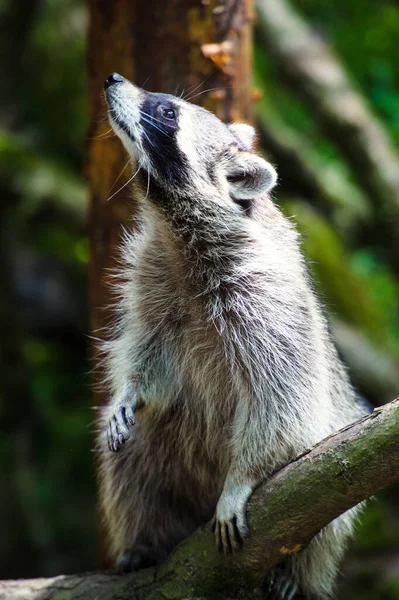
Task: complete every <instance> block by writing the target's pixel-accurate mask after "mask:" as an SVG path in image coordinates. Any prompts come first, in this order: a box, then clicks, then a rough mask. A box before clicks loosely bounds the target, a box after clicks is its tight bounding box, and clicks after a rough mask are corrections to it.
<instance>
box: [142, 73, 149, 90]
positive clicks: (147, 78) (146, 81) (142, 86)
mask: <svg viewBox="0 0 399 600" xmlns="http://www.w3.org/2000/svg"><path fill="white" fill-rule="evenodd" d="M151 75H152V73H150V74H149V75H148V77H147V79H146V80H145V82H144V83H143V84H142V85H141V86H140V87H141V88H143V87H144V86H145V84H146V83H147V81H148V80H149V78H150V77H151Z"/></svg>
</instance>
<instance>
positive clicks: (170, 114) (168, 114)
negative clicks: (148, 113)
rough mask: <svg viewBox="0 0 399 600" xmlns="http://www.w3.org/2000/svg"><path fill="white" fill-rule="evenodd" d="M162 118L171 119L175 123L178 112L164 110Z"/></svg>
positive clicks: (171, 109) (170, 109) (169, 109)
mask: <svg viewBox="0 0 399 600" xmlns="http://www.w3.org/2000/svg"><path fill="white" fill-rule="evenodd" d="M162 116H163V118H164V119H169V120H170V121H173V120H174V119H175V118H176V112H175V111H174V110H173V108H163V109H162Z"/></svg>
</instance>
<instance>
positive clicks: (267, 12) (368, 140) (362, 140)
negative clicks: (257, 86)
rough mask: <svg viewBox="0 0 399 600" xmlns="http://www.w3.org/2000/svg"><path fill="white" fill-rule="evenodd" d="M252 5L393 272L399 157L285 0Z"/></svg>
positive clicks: (397, 259)
mask: <svg viewBox="0 0 399 600" xmlns="http://www.w3.org/2000/svg"><path fill="white" fill-rule="evenodd" d="M256 7H257V14H258V24H259V34H260V38H261V41H262V42H263V43H264V44H265V45H266V47H267V49H268V51H269V52H270V55H271V56H272V57H273V60H274V61H275V62H276V65H277V68H278V69H279V74H281V77H282V78H284V79H285V80H286V82H287V83H288V84H289V85H290V86H291V87H292V89H293V90H294V92H295V93H296V94H299V95H301V96H302V98H303V100H304V101H305V103H307V104H308V105H309V108H310V110H311V111H312V113H313V114H314V115H315V116H316V117H317V118H318V119H319V121H320V123H321V124H322V126H323V128H324V130H325V132H326V134H327V135H328V137H330V139H332V140H333V141H334V142H335V144H336V145H337V146H338V147H339V149H340V151H341V153H342V154H343V156H344V157H345V159H346V160H347V162H348V164H349V165H350V166H351V168H352V170H353V173H354V174H355V176H356V177H357V180H358V183H359V186H360V187H362V188H363V189H364V190H365V192H366V193H367V195H368V197H369V198H370V201H371V202H372V204H373V206H374V213H375V222H374V223H373V232H374V235H375V234H376V232H377V234H379V238H378V239H379V242H380V243H381V244H382V245H383V247H384V249H385V252H386V255H387V257H388V259H389V260H390V262H391V264H392V266H393V267H394V268H395V270H396V272H399V253H398V252H397V248H398V246H399V159H398V155H397V153H396V151H395V148H394V146H393V143H392V142H391V140H390V139H389V136H388V134H387V133H386V131H385V130H384V127H383V126H382V124H381V123H380V122H379V120H378V119H377V118H376V117H375V116H374V115H373V113H372V111H371V109H370V108H369V107H368V105H367V104H366V102H365V101H364V99H363V98H362V96H361V95H360V94H359V93H358V92H357V91H356V89H355V86H354V85H353V83H352V82H351V80H350V78H349V76H348V75H347V73H346V72H345V70H344V69H343V67H342V66H341V64H340V62H339V60H338V59H337V58H336V57H334V55H333V54H332V53H331V52H330V50H329V48H328V47H327V45H326V44H325V43H324V42H323V40H322V39H321V38H320V37H319V36H318V35H316V33H315V32H313V31H312V30H311V28H310V27H309V26H308V25H307V24H306V23H305V22H304V21H303V20H302V19H301V17H300V16H299V15H298V14H296V13H295V11H294V10H293V9H292V8H291V7H290V5H289V3H288V2H286V0H257V4H256ZM376 223H378V226H377V227H376Z"/></svg>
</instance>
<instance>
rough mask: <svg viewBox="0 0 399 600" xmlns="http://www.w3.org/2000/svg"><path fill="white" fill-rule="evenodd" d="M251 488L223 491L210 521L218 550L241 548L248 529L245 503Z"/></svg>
mask: <svg viewBox="0 0 399 600" xmlns="http://www.w3.org/2000/svg"><path fill="white" fill-rule="evenodd" d="M250 493H251V490H248V489H247V488H246V487H245V488H244V487H243V488H235V489H233V490H232V491H230V492H223V493H222V495H221V497H220V499H219V502H218V505H217V507H216V515H215V517H214V520H213V522H212V530H213V531H214V533H215V538H216V545H217V547H218V549H219V551H220V552H223V553H224V554H230V553H232V552H233V553H234V552H238V551H239V550H241V548H242V546H243V544H244V539H245V538H246V537H247V536H248V533H249V530H248V525H247V520H246V514H245V513H246V505H247V501H248V498H249V496H250Z"/></svg>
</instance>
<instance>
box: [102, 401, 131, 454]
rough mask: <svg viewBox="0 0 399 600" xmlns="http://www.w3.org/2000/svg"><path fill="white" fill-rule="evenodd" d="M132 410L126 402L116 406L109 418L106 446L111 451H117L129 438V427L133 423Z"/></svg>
mask: <svg viewBox="0 0 399 600" xmlns="http://www.w3.org/2000/svg"><path fill="white" fill-rule="evenodd" d="M135 421H136V420H135V416H134V411H133V408H132V407H131V406H129V405H128V404H126V405H125V404H123V405H122V406H120V407H119V408H118V410H117V411H116V412H115V414H114V415H113V417H112V418H111V420H110V422H109V425H108V429H107V438H108V447H109V449H110V450H111V452H118V450H119V449H120V448H121V446H123V444H124V443H125V442H126V440H128V439H129V438H130V428H131V427H133V425H134V423H135Z"/></svg>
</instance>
